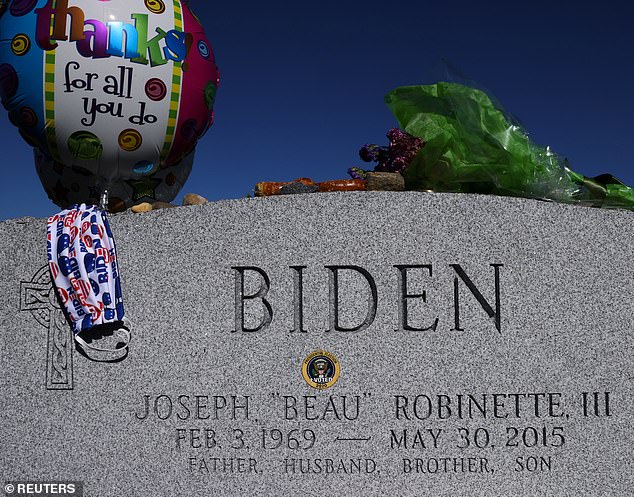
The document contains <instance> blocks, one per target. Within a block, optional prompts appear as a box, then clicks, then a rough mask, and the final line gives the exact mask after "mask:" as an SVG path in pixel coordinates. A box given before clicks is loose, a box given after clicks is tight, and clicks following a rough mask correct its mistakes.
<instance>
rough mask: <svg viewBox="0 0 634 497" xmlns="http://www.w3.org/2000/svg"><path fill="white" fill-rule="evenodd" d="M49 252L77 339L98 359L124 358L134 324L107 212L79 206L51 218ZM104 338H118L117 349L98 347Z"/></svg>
mask: <svg viewBox="0 0 634 497" xmlns="http://www.w3.org/2000/svg"><path fill="white" fill-rule="evenodd" d="M47 254H48V264H49V268H50V270H51V276H52V278H53V282H54V285H55V289H56V291H57V295H58V297H59V300H60V303H61V304H62V306H63V309H64V311H65V314H66V318H67V319H68V322H69V324H70V326H71V328H72V330H73V333H74V336H75V341H76V342H77V343H78V344H79V345H80V346H81V347H82V349H83V350H84V352H85V353H86V355H87V356H88V357H89V358H91V359H93V360H97V361H113V360H118V359H121V358H123V357H125V355H126V354H127V349H128V344H129V342H130V322H129V320H128V319H127V318H125V313H124V309H123V299H122V295H121V280H120V277H119V267H118V261H117V252H116V249H115V243H114V238H113V236H112V231H111V230H110V225H109V223H108V219H107V218H106V215H105V212H104V211H103V210H101V209H100V208H99V207H97V206H94V205H86V204H80V205H74V206H72V207H70V208H69V209H66V210H64V211H62V212H60V213H59V214H57V215H55V216H53V217H51V218H49V219H48V229H47ZM104 335H105V336H112V335H114V336H115V338H116V340H118V342H117V345H116V347H115V348H103V347H101V346H97V343H98V342H100V340H99V339H98V338H103V336H104ZM107 342H110V340H107Z"/></svg>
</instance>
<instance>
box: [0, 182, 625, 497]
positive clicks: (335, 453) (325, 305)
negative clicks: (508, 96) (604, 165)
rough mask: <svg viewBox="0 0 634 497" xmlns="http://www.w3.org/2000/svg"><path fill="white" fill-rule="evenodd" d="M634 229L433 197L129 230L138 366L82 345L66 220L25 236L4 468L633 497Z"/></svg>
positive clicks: (136, 488) (422, 492) (59, 476)
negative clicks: (62, 287)
mask: <svg viewBox="0 0 634 497" xmlns="http://www.w3.org/2000/svg"><path fill="white" fill-rule="evenodd" d="M633 221H634V214H633V213H631V212H621V211H602V210H596V209H589V208H581V207H573V206H565V205H557V204H552V203H545V202H538V201H529V200H521V199H509V198H499V197H493V196H490V197H486V196H469V195H450V194H445V195H437V194H419V193H347V194H313V195H299V196H284V197H277V198H263V199H244V200H235V201H224V202H217V203H212V204H208V205H205V206H194V207H183V208H179V209H171V210H164V211H157V212H151V213H148V214H143V215H132V214H124V215H118V216H114V217H112V218H111V224H112V228H113V231H114V233H115V236H116V241H117V248H118V257H119V265H120V268H121V273H122V277H123V288H124V296H125V304H126V311H127V316H128V317H129V318H130V319H131V320H132V323H133V341H132V343H131V349H130V353H129V355H128V357H127V358H126V359H125V360H123V361H121V362H118V363H114V364H104V363H96V362H91V361H90V360H89V359H87V358H86V357H84V356H83V355H81V354H79V353H78V351H77V350H76V348H75V346H74V343H73V339H72V336H71V334H70V331H69V329H68V326H67V325H66V324H65V322H64V317H63V314H61V312H60V310H59V308H58V306H57V303H56V301H55V298H54V294H53V293H52V292H51V285H50V280H49V276H48V273H47V269H46V252H45V250H46V247H45V245H46V244H45V220H35V219H22V220H12V221H7V222H3V223H1V224H0V255H1V258H0V269H1V271H0V274H1V275H2V276H1V277H0V290H1V291H0V331H1V344H0V350H1V352H0V354H1V355H0V364H1V365H2V401H1V402H2V403H1V404H0V405H1V407H2V408H1V409H0V426H1V428H2V432H1V433H2V445H1V449H0V450H1V451H2V457H1V458H0V475H2V477H3V478H4V480H5V481H6V482H13V481H26V480H28V481H58V482H59V481H82V482H84V489H85V490H84V492H85V495H89V496H91V497H92V496H94V497H96V496H109V497H111V496H119V495H130V496H150V497H159V496H173V495H178V496H198V495H210V496H211V495H214V496H215V495H217V496H245V495H270V496H287V495H288V496H294V495H329V494H330V495H333V494H337V495H351V496H353V495H364V496H365V495H377V496H379V495H386V494H388V493H389V494H390V495H394V496H487V497H489V496H509V497H510V496H514V497H515V496H536V495H540V496H584V495H592V496H611V497H612V496H624V495H632V488H633V485H634V477H633V474H634V471H633V468H632V446H633V444H634V435H633V433H634V422H633V421H634V407H633V402H632V396H633V393H634V392H633V390H632V385H633V359H632V352H633V350H634V349H633V342H632V329H633V327H634V318H633V313H632V308H633V306H634V298H633V290H634V283H633V281H634V278H633V276H634V263H633V262H632V248H633V240H634V238H633V233H634V232H633V229H632V225H633ZM319 351H322V352H319ZM314 352H318V353H317V356H319V355H321V356H323V357H322V359H323V360H322V361H321V362H319V361H318V359H319V358H318V357H316V355H315V354H313V353H314ZM305 360H306V361H308V362H310V364H309V365H308V366H306V368H305V369H306V376H307V379H305V378H304V375H303V364H304V362H305ZM335 366H336V372H337V373H338V374H339V376H338V379H336V382H335V378H332V377H333V373H334V372H335V371H334V369H333V368H335ZM320 374H321V376H320ZM309 383H310V384H309ZM324 387H325V388H324Z"/></svg>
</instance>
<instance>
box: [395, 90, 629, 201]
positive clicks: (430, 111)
mask: <svg viewBox="0 0 634 497" xmlns="http://www.w3.org/2000/svg"><path fill="white" fill-rule="evenodd" d="M385 101H386V103H387V105H388V107H389V108H390V110H391V111H392V112H393V114H394V115H395V117H396V119H397V120H398V122H399V125H400V126H401V128H402V129H403V130H405V131H407V132H408V133H410V134H412V135H414V136H417V137H420V138H422V139H423V140H425V141H426V142H427V143H426V145H425V147H423V149H422V150H421V151H420V152H419V153H418V154H417V156H416V157H415V159H414V160H413V161H412V163H411V164H410V165H409V166H408V168H407V169H406V170H405V171H404V172H403V176H404V177H405V184H406V188H407V189H410V190H431V191H437V192H464V193H484V194H495V195H506V196H514V197H527V198H541V199H548V200H553V201H558V202H566V203H580V204H584V205H592V206H596V207H606V208H623V209H630V210H634V190H632V189H631V188H629V187H628V186H626V185H624V184H622V183H621V182H619V181H618V180H616V179H615V178H614V177H612V176H610V175H602V176H599V177H597V178H593V179H591V178H587V177H585V176H583V175H580V174H578V173H575V172H574V171H572V170H570V169H569V168H568V167H567V166H566V164H565V163H564V161H562V160H561V159H560V158H559V157H558V156H557V155H555V154H554V153H552V152H551V151H550V149H549V148H547V147H541V146H538V145H536V144H534V143H533V142H532V141H531V140H530V138H529V137H528V136H527V134H526V132H525V131H524V130H523V129H522V128H521V127H520V126H517V125H515V124H513V123H511V122H509V120H507V118H506V117H505V114H504V112H503V111H502V110H500V109H499V108H497V107H496V106H495V105H494V104H493V102H492V101H491V99H490V98H489V97H488V96H487V95H486V93H484V92H482V91H480V90H477V89H474V88H470V87H467V86H463V85H460V84H455V83H444V82H442V83H437V84H434V85H425V86H407V87H401V88H397V89H395V90H394V91H392V92H390V93H389V94H388V95H387V96H386V97H385Z"/></svg>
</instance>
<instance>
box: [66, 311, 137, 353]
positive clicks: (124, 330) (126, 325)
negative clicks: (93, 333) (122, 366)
mask: <svg viewBox="0 0 634 497" xmlns="http://www.w3.org/2000/svg"><path fill="white" fill-rule="evenodd" d="M131 329H132V323H131V322H130V320H129V319H128V318H126V317H124V318H123V320H122V326H121V327H120V328H119V329H117V330H116V331H115V332H114V333H115V336H116V337H118V338H119V339H120V341H119V342H118V344H117V345H120V344H122V346H121V347H117V348H116V349H106V348H102V347H94V346H93V345H91V344H89V343H87V342H86V341H85V340H84V339H83V338H81V337H80V336H79V335H75V341H76V342H77V343H78V344H79V345H80V346H81V348H82V350H83V351H84V352H85V354H86V355H87V356H88V358H89V359H90V360H92V361H95V362H116V361H120V360H121V359H123V358H124V357H126V356H127V355H128V352H129V349H128V346H129V344H130V340H131V337H132V336H131V333H130V330H131Z"/></svg>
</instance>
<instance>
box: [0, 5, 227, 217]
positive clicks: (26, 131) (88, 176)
mask: <svg viewBox="0 0 634 497" xmlns="http://www.w3.org/2000/svg"><path fill="white" fill-rule="evenodd" d="M0 16H1V17H0V96H1V97H2V104H3V105H4V107H5V108H6V109H7V110H8V111H9V119H10V120H11V122H13V124H15V125H16V126H17V127H18V128H19V131H20V134H21V135H22V136H23V137H24V139H25V140H26V141H27V143H29V144H30V145H32V146H33V147H34V148H35V149H36V152H35V154H36V166H37V170H38V174H39V175H40V179H41V180H42V184H43V185H44V188H45V189H46V192H47V193H48V195H49V197H50V198H51V200H53V201H54V202H55V203H56V204H58V205H60V206H61V207H67V206H68V205H70V204H74V203H83V202H86V203H98V202H99V200H100V198H102V196H103V195H104V193H106V192H107V194H108V195H109V197H110V199H109V202H110V208H111V210H120V209H122V208H125V206H130V205H131V204H134V203H137V202H140V201H152V200H163V201H170V200H172V199H173V198H174V197H175V196H176V194H177V193H178V191H179V190H180V188H181V187H182V185H183V183H184V182H185V180H186V179H187V176H188V175H189V171H190V170H191V165H192V160H193V150H194V147H195V146H196V142H197V141H198V138H199V137H200V136H202V135H203V134H204V133H205V132H206V131H207V129H208V128H209V126H210V125H211V123H212V122H213V104H214V99H215V95H216V89H217V87H218V83H219V77H218V69H217V67H216V64H215V60H214V55H213V52H212V49H211V44H210V43H209V41H208V40H207V37H206V36H205V33H204V32H203V29H202V27H201V25H200V22H199V20H198V19H197V18H196V17H195V15H194V14H193V13H192V12H191V10H190V9H189V8H188V6H187V5H186V4H185V3H184V2H182V1H180V0H11V1H9V2H5V1H3V0H0Z"/></svg>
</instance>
